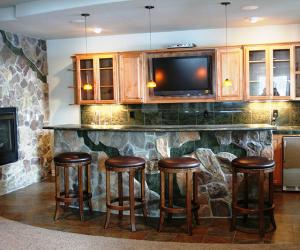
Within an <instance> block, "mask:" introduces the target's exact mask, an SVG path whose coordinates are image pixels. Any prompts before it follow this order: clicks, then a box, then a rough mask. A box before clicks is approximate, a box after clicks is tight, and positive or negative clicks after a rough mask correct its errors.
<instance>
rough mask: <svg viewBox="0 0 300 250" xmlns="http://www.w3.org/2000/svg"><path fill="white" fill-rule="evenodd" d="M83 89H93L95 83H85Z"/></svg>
mask: <svg viewBox="0 0 300 250" xmlns="http://www.w3.org/2000/svg"><path fill="white" fill-rule="evenodd" d="M83 89H84V90H92V89H93V85H92V84H90V83H85V84H84V85H83Z"/></svg>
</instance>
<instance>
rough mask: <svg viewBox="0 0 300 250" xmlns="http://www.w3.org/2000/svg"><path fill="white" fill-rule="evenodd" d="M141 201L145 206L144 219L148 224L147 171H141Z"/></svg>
mask: <svg viewBox="0 0 300 250" xmlns="http://www.w3.org/2000/svg"><path fill="white" fill-rule="evenodd" d="M141 182H142V183H141V199H142V204H143V215H144V219H145V221H146V222H147V208H146V199H145V170H144V169H141Z"/></svg>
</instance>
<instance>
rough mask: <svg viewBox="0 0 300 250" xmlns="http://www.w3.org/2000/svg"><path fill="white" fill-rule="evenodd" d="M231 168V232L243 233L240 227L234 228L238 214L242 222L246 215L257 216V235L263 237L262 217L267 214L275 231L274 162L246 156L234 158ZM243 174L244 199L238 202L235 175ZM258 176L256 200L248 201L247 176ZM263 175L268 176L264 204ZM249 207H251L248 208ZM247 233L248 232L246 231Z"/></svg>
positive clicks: (263, 158)
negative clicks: (242, 217) (267, 193)
mask: <svg viewBox="0 0 300 250" xmlns="http://www.w3.org/2000/svg"><path fill="white" fill-rule="evenodd" d="M231 166H232V221H231V230H235V229H238V230H241V231H245V230H243V229H242V228H240V227H237V226H236V217H237V215H238V214H242V215H243V216H244V222H245V221H246V220H247V218H248V215H250V214H258V218H259V234H260V236H261V237H263V236H264V235H265V233H266V231H265V219H264V215H265V214H266V213H268V214H269V215H270V218H271V223H272V225H273V230H275V229H276V223H275V219H274V208H275V205H274V203H273V171H274V168H275V162H274V161H273V160H268V159H267V158H265V157H260V156H247V157H240V158H236V159H234V160H233V161H232V163H231ZM238 173H243V174H244V183H245V188H244V199H243V200H238V181H237V174H238ZM249 174H251V175H257V176H258V182H259V183H258V186H259V188H258V197H257V200H253V199H252V200H250V199H249V198H248V191H249V187H248V175H249ZM265 174H268V175H269V186H268V189H269V195H268V201H267V202H265V197H264V194H265V188H264V181H265ZM250 205H251V207H249V206H250ZM248 232H249V231H248Z"/></svg>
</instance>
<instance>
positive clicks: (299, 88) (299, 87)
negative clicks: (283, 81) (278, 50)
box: [295, 46, 300, 98]
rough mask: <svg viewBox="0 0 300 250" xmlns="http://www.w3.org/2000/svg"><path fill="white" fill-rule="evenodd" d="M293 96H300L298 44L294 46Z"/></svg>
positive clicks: (299, 50)
mask: <svg viewBox="0 0 300 250" xmlns="http://www.w3.org/2000/svg"><path fill="white" fill-rule="evenodd" d="M295 60H296V61H295V73H296V74H295V75H296V79H295V80H296V81H295V88H296V89H295V97H296V98H299V97H300V46H296V47H295Z"/></svg>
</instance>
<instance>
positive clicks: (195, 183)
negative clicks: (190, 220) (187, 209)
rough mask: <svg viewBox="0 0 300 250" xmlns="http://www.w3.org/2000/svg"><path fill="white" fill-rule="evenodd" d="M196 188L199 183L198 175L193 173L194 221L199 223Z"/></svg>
mask: <svg viewBox="0 0 300 250" xmlns="http://www.w3.org/2000/svg"><path fill="white" fill-rule="evenodd" d="M198 188H199V183H198V177H197V173H196V172H194V173H193V189H194V190H193V203H194V206H195V208H194V216H195V221H196V224H197V225H199V224H200V223H199V214H198V209H199V208H198V207H199V197H198Z"/></svg>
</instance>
